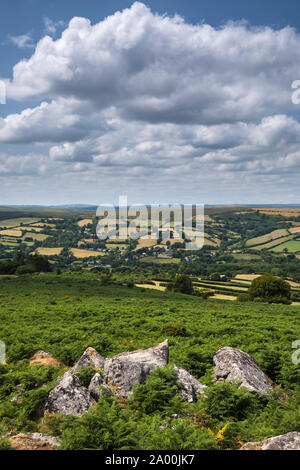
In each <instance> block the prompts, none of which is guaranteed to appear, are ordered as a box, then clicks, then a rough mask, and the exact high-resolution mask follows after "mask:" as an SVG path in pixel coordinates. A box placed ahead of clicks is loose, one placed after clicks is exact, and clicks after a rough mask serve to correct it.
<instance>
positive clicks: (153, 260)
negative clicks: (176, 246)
mask: <svg viewBox="0 0 300 470" xmlns="http://www.w3.org/2000/svg"><path fill="white" fill-rule="evenodd" d="M140 262H141V263H155V264H172V263H175V264H176V263H180V259H177V258H156V257H154V256H145V258H141V259H140Z"/></svg>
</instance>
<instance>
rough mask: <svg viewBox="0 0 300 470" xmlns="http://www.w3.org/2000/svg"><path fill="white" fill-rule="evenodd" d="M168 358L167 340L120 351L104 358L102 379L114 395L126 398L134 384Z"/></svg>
mask: <svg viewBox="0 0 300 470" xmlns="http://www.w3.org/2000/svg"><path fill="white" fill-rule="evenodd" d="M168 360H169V344H168V340H166V341H164V342H163V343H160V344H158V345H157V346H154V347H152V348H149V349H144V350H142V349H140V350H137V351H133V352H126V353H121V354H118V355H117V356H114V357H112V358H110V359H106V361H105V364H104V380H105V382H106V383H107V384H108V385H109V386H110V387H111V389H112V390H113V393H114V394H115V395H117V396H120V397H123V398H126V397H128V396H129V395H130V393H131V390H132V387H133V386H134V385H135V384H143V383H144V382H145V381H146V379H147V377H148V376H149V374H150V373H151V372H152V371H153V370H154V369H155V368H156V367H165V366H166V365H167V364H168Z"/></svg>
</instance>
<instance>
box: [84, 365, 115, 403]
mask: <svg viewBox="0 0 300 470" xmlns="http://www.w3.org/2000/svg"><path fill="white" fill-rule="evenodd" d="M99 387H104V388H106V390H107V391H108V392H110V393H112V391H111V389H110V388H109V386H108V385H106V383H105V382H104V380H103V379H102V377H101V375H100V374H98V372H97V373H96V374H95V375H94V376H93V378H92V380H91V382H90V385H89V388H88V391H89V393H90V394H91V396H92V397H93V398H94V399H95V400H97V401H98V400H100V398H102V396H103V389H102V390H101V389H100V388H99Z"/></svg>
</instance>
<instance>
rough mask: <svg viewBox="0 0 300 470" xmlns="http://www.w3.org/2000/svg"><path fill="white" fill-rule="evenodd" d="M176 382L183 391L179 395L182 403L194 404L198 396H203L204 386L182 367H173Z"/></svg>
mask: <svg viewBox="0 0 300 470" xmlns="http://www.w3.org/2000/svg"><path fill="white" fill-rule="evenodd" d="M173 369H174V371H175V373H176V375H177V379H178V382H180V383H182V385H183V389H182V390H181V391H180V395H181V398H182V400H183V401H188V402H190V403H192V402H196V401H197V399H198V396H199V395H202V394H204V389H205V385H202V384H201V383H200V382H199V381H198V380H197V379H195V377H193V376H192V375H191V374H190V373H189V372H188V371H187V370H185V369H183V368H182V367H178V366H175V365H174V366H173Z"/></svg>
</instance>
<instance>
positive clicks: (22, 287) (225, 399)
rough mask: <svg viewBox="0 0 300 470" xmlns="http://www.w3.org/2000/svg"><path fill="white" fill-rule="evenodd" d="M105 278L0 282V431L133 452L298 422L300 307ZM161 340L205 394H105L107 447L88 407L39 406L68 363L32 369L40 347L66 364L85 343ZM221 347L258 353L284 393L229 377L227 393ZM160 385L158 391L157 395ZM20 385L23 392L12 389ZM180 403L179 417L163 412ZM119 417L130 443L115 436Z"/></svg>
mask: <svg viewBox="0 0 300 470" xmlns="http://www.w3.org/2000/svg"><path fill="white" fill-rule="evenodd" d="M98 276H99V274H92V273H84V274H75V273H64V274H62V275H60V276H57V275H55V274H46V275H43V276H39V275H35V276H21V277H19V278H10V279H8V278H7V277H2V278H1V279H0V316H1V324H0V338H1V340H2V341H4V342H5V343H6V345H7V362H8V365H6V366H0V401H1V402H0V415H1V423H0V435H2V436H3V435H6V434H7V433H10V432H13V433H14V434H16V433H17V432H42V431H43V430H44V431H45V429H46V430H47V431H46V432H47V433H50V434H51V433H52V434H54V435H59V436H60V437H61V438H62V440H63V446H64V448H69V449H70V448H100V449H101V448H108V449H118V448H122V445H123V446H125V448H127V449H141V448H145V449H174V448H176V449H227V448H238V447H240V446H241V444H242V443H243V442H246V441H249V440H251V441H253V440H261V439H263V438H266V437H270V436H272V435H278V434H282V433H286V432H289V431H297V430H298V431H299V430H300V404H299V403H300V400H299V388H297V384H299V381H300V375H299V374H300V370H299V366H297V365H294V364H293V363H292V361H291V355H292V353H293V349H292V342H293V341H296V340H298V339H299V338H300V307H298V306H283V305H276V306H274V305H269V304H256V303H238V302H226V301H223V300H217V299H209V300H201V299H199V298H198V297H194V296H188V295H184V294H175V293H172V292H160V291H156V290H150V289H147V290H143V289H141V288H137V287H133V288H127V287H123V286H120V285H104V284H102V283H101V282H99V280H98ZM174 324H177V325H180V326H182V327H183V328H184V329H185V332H186V333H185V334H184V335H183V336H172V334H168V335H166V333H165V329H166V327H168V326H170V325H174ZM166 337H168V339H169V343H170V363H171V364H174V363H175V364H177V365H178V366H181V367H184V368H185V369H187V370H188V371H189V372H190V373H191V374H193V375H194V376H195V377H196V378H198V379H199V380H200V381H201V382H202V383H204V384H206V385H208V389H207V394H208V398H207V399H203V400H200V401H199V402H198V403H196V404H187V403H185V404H180V403H179V402H178V401H175V402H174V403H173V402H172V401H170V402H169V401H168V399H166V398H164V400H163V404H164V407H165V408H163V410H165V411H163V410H162V409H160V411H156V412H155V411H148V412H147V411H140V412H138V411H135V409H132V408H131V407H130V405H129V403H127V402H123V403H122V404H121V405H122V406H121V408H120V407H119V404H118V402H117V401H114V402H111V401H107V400H108V399H105V398H103V399H102V400H100V401H99V403H98V405H96V406H95V407H92V408H93V410H92V411H91V413H96V416H99V418H98V421H97V424H96V426H98V427H99V429H100V428H101V426H106V423H108V424H107V426H108V428H107V430H106V432H107V434H105V436H106V437H105V439H109V436H112V437H111V439H112V441H109V442H110V444H105V445H107V446H108V447H103V446H104V443H103V444H101V442H104V441H101V439H102V438H101V439H100V438H99V437H98V438H97V439H98V441H97V442H100V444H98V447H97V445H96V444H95V441H94V438H92V437H91V436H94V435H95V434H94V433H95V422H94V421H93V418H92V414H91V413H90V412H89V413H88V415H86V416H87V417H83V418H75V417H74V418H73V417H71V416H69V417H65V418H61V417H59V416H57V417H55V415H51V417H49V419H48V420H47V419H46V418H43V419H40V417H39V416H38V414H36V412H35V410H36V409H38V407H39V406H40V405H41V404H42V403H43V401H44V400H45V399H46V397H47V394H48V392H49V390H50V389H51V388H53V387H54V386H55V383H56V379H57V376H58V375H59V374H62V373H63V369H60V368H57V367H50V366H47V367H46V366H40V367H30V366H29V361H28V358H30V357H31V355H32V354H33V353H34V352H35V351H37V350H39V349H42V350H44V351H48V352H50V353H52V354H53V355H54V357H55V358H57V359H58V360H59V361H61V362H62V363H63V364H65V365H66V366H71V365H73V363H74V362H75V361H76V360H78V358H79V357H80V356H81V354H82V353H83V351H84V350H85V349H86V348H87V347H88V346H91V347H94V348H96V349H97V350H98V351H99V352H100V353H101V354H102V355H103V356H104V357H110V356H112V355H115V354H118V353H121V352H124V351H132V350H135V349H140V348H147V347H150V346H153V345H155V344H158V343H159V342H161V341H163V340H165V339H166ZM223 346H232V347H235V348H239V349H242V350H243V351H245V352H248V353H249V354H251V355H252V356H253V357H254V358H255V359H256V360H257V362H258V363H259V364H260V366H261V367H262V369H263V370H264V371H265V372H266V373H267V374H269V376H270V377H271V378H272V379H273V380H274V381H275V382H276V383H277V384H278V385H281V386H282V387H283V388H284V389H285V391H286V392H288V393H287V395H285V396H281V397H279V396H278V397H277V398H276V395H274V398H273V399H272V400H271V401H270V402H268V401H267V400H263V399H259V398H257V397H256V396H254V395H251V394H250V393H249V392H245V391H238V389H237V388H236V387H235V386H230V387H229V388H228V387H227V388H226V390H227V391H226V393H227V394H229V395H226V396H225V395H224V390H225V389H224V386H223V385H222V384H220V385H217V386H215V385H213V383H212V376H211V373H212V368H213V356H214V354H215V352H216V351H217V350H218V349H219V348H221V347H223ZM157 387H158V385H156V392H155V393H156V394H157V393H160V392H158V391H157ZM20 391H21V394H22V395H21V396H22V398H21V399H20V398H16V397H19V395H18V394H19V393H20ZM218 397H219V398H218ZM221 397H222V400H221V402H220V398H221ZM242 397H243V398H242ZM161 400H162V398H161ZM221 405H223V408H222V406H221ZM136 406H140V405H139V403H137V404H136ZM138 409H139V408H137V410H138ZM101 410H102V411H101ZM105 410H106V411H105ZM175 412H176V413H181V414H183V417H181V418H179V419H177V420H169V419H167V418H166V416H169V415H170V414H173V413H175ZM101 413H102V414H101ZM103 413H104V414H103ZM105 413H106V414H105ZM110 413H112V415H111V414H110ZM166 413H167V414H166ZM89 416H90V418H89ZM101 416H102V418H100V417H101ZM189 416H194V418H195V420H194V418H191V417H189ZM89 419H90V420H91V422H90V424H89ZM110 420H113V421H110ZM116 420H117V421H116ZM92 423H94V424H92ZM109 423H111V424H109ZM112 423H114V426H113V424H112ZM122 423H123V424H122ZM125 423H127V424H126V425H125ZM197 423H198V424H197ZM199 423H200V424H199ZM89 426H90V427H89ZM110 426H111V428H110ZM120 426H121V428H122V430H123V431H122V432H123V438H122V439H123V440H122V442H123V444H121V443H120V442H121V441H118V440H117V438H116V436H117V435H118V429H119V427H120ZM101 429H102V428H101ZM224 429H226V430H227V431H226V432H225V431H222V432H223V433H224V436H223V434H222V438H219V437H218V436H219V435H220V430H224ZM78 433H79V434H78ZM111 433H113V434H111ZM126 436H127V437H128V436H130V439H129V437H128V439H127V440H126ZM99 439H100V441H99ZM103 439H104V437H103ZM0 442H1V441H0ZM93 442H94V443H93ZM105 442H106V441H105ZM124 442H125V444H124ZM95 446H96V447H95ZM101 446H102V447H101ZM174 446H175V447H174ZM123 448H124V447H123Z"/></svg>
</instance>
